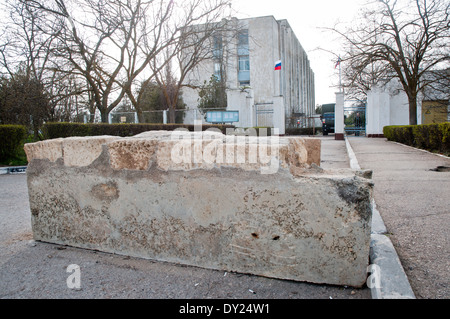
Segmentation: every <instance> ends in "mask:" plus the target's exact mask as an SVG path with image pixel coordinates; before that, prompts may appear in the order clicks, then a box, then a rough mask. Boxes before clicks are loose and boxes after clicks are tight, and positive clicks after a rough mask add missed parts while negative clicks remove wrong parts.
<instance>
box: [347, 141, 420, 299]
mask: <svg viewBox="0 0 450 319" xmlns="http://www.w3.org/2000/svg"><path fill="white" fill-rule="evenodd" d="M345 143H346V146H347V153H348V156H349V158H350V167H351V169H353V170H361V167H360V166H359V163H358V159H357V158H356V155H355V153H354V151H353V149H352V146H351V145H350V142H349V141H348V138H347V136H346V137H345ZM370 263H371V265H376V266H378V269H379V270H378V272H379V274H378V275H379V281H378V285H372V286H374V287H370V291H371V295H372V299H416V297H415V295H414V292H413V290H412V288H411V285H410V284H409V281H408V277H407V276H406V273H405V271H404V270H403V266H402V264H401V262H400V259H399V257H398V255H397V252H396V250H395V248H394V245H393V244H392V242H391V240H390V239H389V237H388V236H387V229H386V226H385V225H384V222H383V219H382V217H381V215H380V212H379V211H378V209H377V208H376V203H375V199H372V234H371V235H370Z"/></svg>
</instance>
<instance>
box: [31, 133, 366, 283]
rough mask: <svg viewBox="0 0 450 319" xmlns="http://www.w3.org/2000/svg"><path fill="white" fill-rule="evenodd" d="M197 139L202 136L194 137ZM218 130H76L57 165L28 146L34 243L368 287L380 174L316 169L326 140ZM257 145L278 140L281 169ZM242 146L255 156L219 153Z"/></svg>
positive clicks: (274, 152)
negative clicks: (375, 178)
mask: <svg viewBox="0 0 450 319" xmlns="http://www.w3.org/2000/svg"><path fill="white" fill-rule="evenodd" d="M194 135H197V136H196V137H197V138H198V137H201V139H198V140H193V139H191V138H186V137H192V136H194ZM205 137H207V139H206V140H205ZM210 137H211V135H210V134H207V133H205V134H204V135H203V134H202V133H201V134H191V133H187V134H186V136H184V139H183V140H182V143H181V142H180V140H172V139H171V138H169V137H168V133H167V132H160V133H157V132H153V133H151V134H150V133H149V134H141V135H140V136H138V137H134V138H115V139H112V140H111V139H110V140H108V139H106V138H99V137H97V138H85V139H80V138H77V139H76V143H75V145H73V144H74V139H73V138H72V139H67V140H63V141H62V143H61V141H60V140H58V141H55V142H56V143H57V144H58V145H62V147H61V157H60V158H58V159H57V160H56V161H51V160H49V159H48V158H47V157H46V155H45V152H42V148H40V145H39V144H40V143H36V144H30V145H28V146H27V147H26V151H27V155H28V158H29V161H30V164H29V167H28V170H27V174H28V187H29V194H30V205H31V212H32V228H33V236H34V239H36V240H39V241H44V242H49V243H56V244H65V245H69V246H73V247H80V248H88V249H95V250H100V251H103V252H110V253H117V254H122V255H127V256H134V257H142V258H149V259H154V260H159V261H167V262H173V263H179V264H185V265H192V266H199V267H204V268H208V269H216V270H224V271H234V272H239V273H250V274H256V275H261V276H266V277H273V278H280V279H288V280H297V281H307V282H313V283H327V284H335V285H348V286H353V287H361V286H362V285H364V284H365V282H366V277H367V266H368V264H369V245H370V231H371V230H370V225H371V190H372V183H371V180H369V179H366V178H363V177H360V176H358V175H355V173H354V172H353V171H351V170H340V171H338V172H337V173H336V172H335V171H333V170H330V171H323V170H318V169H317V168H310V167H309V164H316V163H317V164H320V162H319V161H320V146H319V145H320V144H319V143H318V142H319V141H318V140H314V139H312V140H309V141H307V142H306V140H304V139H302V138H286V139H279V141H278V140H277V143H276V144H261V143H262V142H261V140H262V139H259V138H257V139H254V141H249V142H248V143H245V142H243V143H237V142H236V139H233V138H229V137H225V136H224V135H222V134H220V137H219V138H216V139H211V138H210ZM223 141H225V143H223ZM216 142H217V143H216ZM180 143H181V144H180ZM45 145H46V147H50V149H52V150H53V149H54V147H53V146H52V145H51V143H50V141H47V142H46V143H45ZM67 145H70V148H69V150H71V152H70V153H69V155H68V154H67V152H66V148H67ZM180 145H181V146H180ZM211 145H212V146H211ZM252 145H254V146H256V148H255V149H258V148H260V147H261V146H264V147H266V148H268V150H269V153H270V155H271V161H272V163H273V162H275V163H276V164H279V167H278V168H277V170H276V171H273V172H272V174H264V173H261V172H260V170H261V166H262V164H266V162H263V159H262V156H261V153H257V154H258V155H259V157H258V158H256V157H255V162H249V161H248V160H249V158H251V155H252V153H251V152H250V151H251V146H252ZM177 146H180V149H183V150H184V151H185V150H186V149H189V155H194V156H195V154H191V150H193V151H195V150H196V149H195V147H197V150H198V151H199V152H198V154H199V155H200V157H201V158H203V160H204V158H205V154H206V155H208V156H211V157H212V160H211V161H210V162H206V163H205V162H204V161H200V162H195V161H194V162H189V161H188V162H182V161H179V159H180V158H182V157H183V156H185V154H186V152H181V153H179V152H178V151H176V152H174V149H177ZM185 147H186V149H185ZM35 148H39V151H38V152H36V151H35V150H34V149H35ZM239 148H240V149H241V150H242V154H245V155H247V154H248V156H244V157H243V158H242V161H239V160H237V163H236V162H228V161H227V162H226V163H224V162H223V161H219V160H218V159H219V158H220V159H222V158H223V157H222V156H221V155H220V154H221V153H222V154H225V153H228V152H229V151H230V149H231V150H232V151H233V152H234V151H237V150H239ZM76 149H78V150H79V151H78V152H75V151H74V150H76ZM264 153H267V152H266V150H265V151H264ZM91 154H94V155H95V156H97V158H95V157H94V156H92V157H91V158H89V156H90V155H91ZM51 155H52V156H51V157H52V159H54V157H53V151H52V153H51ZM237 155H238V156H239V154H237ZM68 156H72V157H74V158H78V157H79V158H80V162H83V163H85V166H82V165H81V164H76V165H74V164H73V163H79V161H74V159H73V158H68ZM86 158H88V160H86ZM238 158H239V157H238ZM230 164H231V165H230ZM317 164H316V165H317ZM271 166H272V164H271Z"/></svg>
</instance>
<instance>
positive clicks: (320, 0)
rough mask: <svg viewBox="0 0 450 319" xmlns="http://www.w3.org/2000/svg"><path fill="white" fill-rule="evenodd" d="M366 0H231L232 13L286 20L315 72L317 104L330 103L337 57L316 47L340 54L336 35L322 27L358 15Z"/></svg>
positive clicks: (335, 75) (336, 72) (333, 96)
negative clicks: (233, 11)
mask: <svg viewBox="0 0 450 319" xmlns="http://www.w3.org/2000/svg"><path fill="white" fill-rule="evenodd" d="M366 2H367V0H233V6H234V10H235V11H237V13H234V14H233V15H234V16H236V17H237V18H252V17H260V16H268V15H273V16H274V17H275V19H277V20H281V19H286V20H288V22H289V24H290V26H291V28H292V29H293V30H294V33H295V34H296V36H297V38H298V39H299V41H300V43H301V45H302V46H303V48H304V49H305V50H306V52H307V54H308V58H309V60H310V62H311V67H312V69H313V71H314V74H315V88H316V104H324V103H332V102H334V101H335V92H337V91H338V88H337V87H333V86H334V85H337V84H338V83H339V76H338V74H339V73H338V71H337V70H336V69H335V68H334V66H335V62H334V60H335V59H336V58H335V57H334V56H333V55H332V54H330V53H326V52H324V51H320V50H315V49H316V48H318V47H321V48H323V49H326V50H330V51H332V52H335V53H336V54H337V55H339V54H340V52H339V50H340V45H339V43H338V41H336V35H333V34H330V33H329V32H325V31H324V30H323V29H321V27H331V26H333V25H334V24H335V23H336V22H337V21H342V22H349V21H353V19H354V18H355V17H356V16H357V13H358V11H359V10H360V9H362V8H363V5H364V4H365V3H366Z"/></svg>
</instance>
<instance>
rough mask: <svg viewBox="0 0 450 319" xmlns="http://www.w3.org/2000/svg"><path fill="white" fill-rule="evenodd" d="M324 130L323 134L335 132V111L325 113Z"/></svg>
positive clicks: (323, 118)
mask: <svg viewBox="0 0 450 319" xmlns="http://www.w3.org/2000/svg"><path fill="white" fill-rule="evenodd" d="M322 132H323V135H328V133H334V113H323V115H322Z"/></svg>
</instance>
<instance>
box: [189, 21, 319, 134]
mask: <svg viewBox="0 0 450 319" xmlns="http://www.w3.org/2000/svg"><path fill="white" fill-rule="evenodd" d="M230 22H231V23H234V24H235V26H236V30H238V34H237V36H230V35H225V34H221V35H215V36H214V40H213V41H214V49H213V50H212V51H213V52H211V59H208V60H206V61H204V62H202V63H201V64H200V65H199V66H198V67H197V68H196V69H195V70H193V71H192V72H191V73H190V74H189V75H188V77H187V79H186V82H188V83H189V84H190V85H191V86H192V85H194V86H196V85H197V86H201V85H202V84H203V83H204V81H208V80H209V79H210V78H211V75H212V74H215V75H216V76H217V77H218V78H222V77H224V78H223V80H224V81H225V82H226V87H227V104H228V105H227V110H230V111H239V122H237V123H234V125H235V126H236V127H256V126H267V127H274V128H278V129H279V130H280V131H279V133H280V134H284V133H285V129H286V128H287V127H297V126H298V125H299V123H300V125H302V126H306V125H307V124H306V122H305V121H304V119H305V118H307V117H310V116H312V115H313V114H314V113H315V91H314V73H313V71H312V70H311V67H310V63H309V60H308V56H307V54H306V52H305V50H304V49H303V47H302V46H301V44H300V42H299V41H298V39H297V37H296V36H295V34H294V32H293V30H292V28H291V27H290V26H289V23H288V22H287V20H276V19H275V18H274V17H273V16H267V17H258V18H250V19H242V20H238V19H233V20H232V21H230ZM219 57H220V58H219ZM278 62H281V69H276V67H275V65H276V64H277V63H278ZM183 99H184V102H185V103H186V104H187V107H188V109H195V108H197V105H198V91H197V90H196V89H192V88H185V89H184V90H183ZM193 114H196V113H192V112H191V113H190V114H188V115H187V117H186V121H192V119H191V118H189V117H190V116H191V117H192V116H193ZM197 115H198V114H197ZM299 120H302V121H300V122H299Z"/></svg>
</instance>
